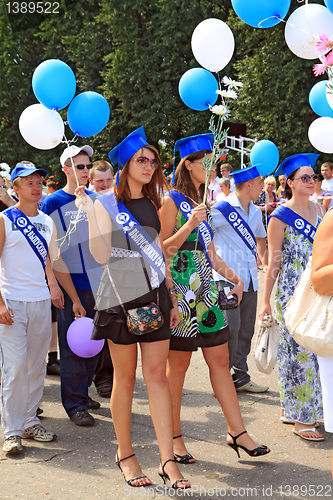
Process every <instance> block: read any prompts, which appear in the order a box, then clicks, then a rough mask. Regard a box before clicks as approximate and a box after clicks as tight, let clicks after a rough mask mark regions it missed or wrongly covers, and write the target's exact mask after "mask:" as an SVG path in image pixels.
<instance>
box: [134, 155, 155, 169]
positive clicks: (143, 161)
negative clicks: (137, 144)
mask: <svg viewBox="0 0 333 500" xmlns="http://www.w3.org/2000/svg"><path fill="white" fill-rule="evenodd" d="M135 161H136V162H137V163H138V164H139V165H140V166H141V167H148V166H149V165H150V166H151V167H152V168H153V169H154V170H156V169H157V167H158V166H159V161H158V160H157V159H156V158H153V159H152V160H150V159H149V158H147V157H146V156H139V158H135Z"/></svg>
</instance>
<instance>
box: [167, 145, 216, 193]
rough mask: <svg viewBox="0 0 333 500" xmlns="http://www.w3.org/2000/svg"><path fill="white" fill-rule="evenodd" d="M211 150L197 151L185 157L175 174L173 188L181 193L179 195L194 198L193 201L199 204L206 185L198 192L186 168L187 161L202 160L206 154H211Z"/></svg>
mask: <svg viewBox="0 0 333 500" xmlns="http://www.w3.org/2000/svg"><path fill="white" fill-rule="evenodd" d="M210 153H211V151H210V150H205V151H197V152H196V153H192V154H190V155H187V156H184V158H182V159H181V160H180V162H179V163H178V166H177V168H176V173H175V184H174V185H173V186H172V187H173V188H174V189H176V190H177V191H179V193H182V194H184V195H185V196H187V197H188V198H192V200H193V201H195V202H196V203H199V197H200V198H203V195H204V190H205V185H204V184H201V185H200V187H199V190H198V192H197V191H196V189H195V186H194V184H193V182H192V179H191V176H190V171H189V170H188V169H187V168H186V165H185V161H186V160H189V161H195V160H201V159H202V158H204V156H205V155H206V154H210Z"/></svg>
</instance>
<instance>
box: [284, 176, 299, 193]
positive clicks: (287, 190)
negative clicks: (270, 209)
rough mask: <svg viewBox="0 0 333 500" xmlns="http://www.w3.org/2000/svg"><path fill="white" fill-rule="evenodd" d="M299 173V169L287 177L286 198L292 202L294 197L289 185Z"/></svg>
mask: <svg viewBox="0 0 333 500" xmlns="http://www.w3.org/2000/svg"><path fill="white" fill-rule="evenodd" d="M298 171H299V168H298V169H297V170H294V171H293V172H291V174H289V175H288V177H287V182H286V187H285V190H284V194H285V197H286V198H288V200H291V198H292V195H293V192H292V190H291V187H290V186H289V185H288V179H290V180H291V181H293V180H294V179H295V175H296V172H298Z"/></svg>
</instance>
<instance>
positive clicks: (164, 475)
mask: <svg viewBox="0 0 333 500" xmlns="http://www.w3.org/2000/svg"><path fill="white" fill-rule="evenodd" d="M168 462H175V463H176V460H174V459H173V458H169V460H166V461H165V462H164V464H163V465H162V462H161V466H162V472H159V473H158V475H159V476H160V478H161V479H163V483H164V484H166V485H167V481H170V476H169V474H167V473H166V472H165V469H164V467H165V466H166V464H167V463H168ZM188 482H189V481H188V479H185V478H182V479H177V480H176V481H175V482H174V483H173V484H172V485H171V488H173V489H174V490H187V489H188V488H191V485H190V484H188V485H187V486H179V483H188Z"/></svg>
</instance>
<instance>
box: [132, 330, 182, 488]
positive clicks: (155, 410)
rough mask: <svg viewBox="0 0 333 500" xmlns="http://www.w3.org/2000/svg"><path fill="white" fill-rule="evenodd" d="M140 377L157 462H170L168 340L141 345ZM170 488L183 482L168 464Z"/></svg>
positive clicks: (170, 414)
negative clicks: (145, 395) (143, 385)
mask: <svg viewBox="0 0 333 500" xmlns="http://www.w3.org/2000/svg"><path fill="white" fill-rule="evenodd" d="M140 347H141V354H142V373H143V377H144V379H145V382H146V386H147V391H148V399H149V408H150V414H151V417H152V420H153V424H154V428H155V432H156V437H157V442H158V446H159V449H160V455H161V462H162V464H164V463H165V462H166V461H167V460H169V459H170V458H171V459H173V443H172V412H171V398H170V392H169V387H168V382H167V378H166V362H167V358H168V354H169V340H161V341H158V342H152V343H150V342H142V343H141V344H140ZM165 469H166V472H167V474H168V475H169V476H170V481H171V483H172V484H173V483H174V482H175V481H176V480H177V479H183V477H184V476H183V475H182V474H181V473H180V471H179V469H178V466H177V464H176V463H174V462H168V464H167V465H166V467H165ZM184 486H189V484H188V481H186V480H184V481H182V482H180V483H179V487H180V488H182V487H184Z"/></svg>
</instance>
